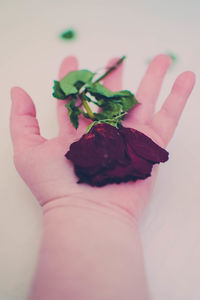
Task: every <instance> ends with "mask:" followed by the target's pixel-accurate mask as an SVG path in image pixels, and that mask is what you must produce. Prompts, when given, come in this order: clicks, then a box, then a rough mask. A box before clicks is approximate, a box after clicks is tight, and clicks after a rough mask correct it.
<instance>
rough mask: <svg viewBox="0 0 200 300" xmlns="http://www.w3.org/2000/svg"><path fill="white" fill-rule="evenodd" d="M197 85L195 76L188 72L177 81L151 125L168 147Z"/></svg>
mask: <svg viewBox="0 0 200 300" xmlns="http://www.w3.org/2000/svg"><path fill="white" fill-rule="evenodd" d="M194 84H195V74H194V73H193V72H190V71H187V72H184V73H182V74H181V75H179V76H178V78H177V79H176V81H175V83H174V85H173V87H172V90H171V92H170V95H169V96H168V97H167V99H166V100H165V102H164V104H163V105H162V107H161V109H160V110H159V111H158V112H157V113H156V114H155V116H154V118H153V119H152V122H151V125H152V128H153V129H154V130H155V131H156V133H157V134H158V135H159V136H160V138H161V139H162V141H163V142H164V144H165V145H167V144H168V143H169V141H170V139H171V138H172V136H173V133H174V131H175V129H176V126H177V124H178V121H179V119H180V116H181V114H182V111H183V109H184V106H185V104H186V102H187V99H188V97H189V95H190V93H191V91H192V89H193V87H194Z"/></svg>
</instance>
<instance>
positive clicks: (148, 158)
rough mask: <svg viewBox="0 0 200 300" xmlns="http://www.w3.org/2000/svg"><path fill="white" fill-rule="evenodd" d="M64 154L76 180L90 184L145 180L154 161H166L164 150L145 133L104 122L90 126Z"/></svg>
mask: <svg viewBox="0 0 200 300" xmlns="http://www.w3.org/2000/svg"><path fill="white" fill-rule="evenodd" d="M65 156H66V157H67V158H68V159H70V160H71V161H72V162H73V164H74V170H75V173H76V175H77V176H78V177H79V181H78V182H79V183H81V182H86V183H88V184H90V185H92V186H103V185H106V184H108V183H114V182H115V183H120V182H127V181H129V180H132V181H136V180H137V179H145V178H147V177H149V176H150V175H151V170H152V167H153V165H154V164H156V163H160V162H165V161H167V160H168V152H167V151H166V150H165V149H163V148H161V147H160V146H158V145H157V144H156V143H154V142H153V141H152V140H151V139H150V138H149V137H147V136H146V135H145V134H143V133H141V132H139V131H137V130H135V129H132V128H125V127H121V128H120V129H117V128H115V127H113V126H111V125H109V124H106V123H100V124H97V125H94V126H93V127H92V128H91V129H90V131H89V132H88V133H87V134H84V135H83V136H82V137H81V138H80V140H79V141H77V142H74V143H72V144H71V146H70V150H69V151H68V152H67V153H66V154H65Z"/></svg>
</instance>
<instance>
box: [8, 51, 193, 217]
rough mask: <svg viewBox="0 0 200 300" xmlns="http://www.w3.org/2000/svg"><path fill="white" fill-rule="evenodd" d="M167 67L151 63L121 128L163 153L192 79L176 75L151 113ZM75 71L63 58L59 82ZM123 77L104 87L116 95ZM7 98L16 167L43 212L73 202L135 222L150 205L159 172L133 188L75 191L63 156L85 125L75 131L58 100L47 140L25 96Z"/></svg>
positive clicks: (118, 73)
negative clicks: (54, 130)
mask: <svg viewBox="0 0 200 300" xmlns="http://www.w3.org/2000/svg"><path fill="white" fill-rule="evenodd" d="M116 60H117V59H112V60H111V61H110V62H109V64H108V65H109V66H110V65H112V64H113V63H114V62H115V61H116ZM170 64H171V59H170V57H169V56H167V55H158V56H156V57H155V58H154V59H153V60H152V62H151V63H150V65H149V67H148V69H147V71H146V73H145V75H144V77H143V79H142V81H141V83H140V85H139V88H138V90H137V93H136V98H137V99H138V101H139V102H140V104H139V105H138V107H135V108H134V109H133V110H132V111H131V112H130V113H129V116H128V118H127V119H126V120H125V121H124V122H123V125H124V126H125V127H132V128H136V129H137V130H139V131H141V132H143V133H145V134H146V135H147V136H149V137H150V138H152V139H153V140H154V141H155V142H156V143H157V144H159V145H160V146H161V147H164V148H165V147H166V146H167V145H168V143H169V141H170V140H171V138H172V136H173V133H174V131H175V128H176V126H177V124H178V121H179V119H180V116H181V113H182V111H183V108H184V106H185V104H186V101H187V99H188V97H189V95H190V93H191V91H192V89H193V86H194V83H195V75H194V73H192V72H190V71H186V72H184V73H182V74H180V75H179V76H178V78H177V79H176V80H175V82H174V84H173V87H172V90H171V92H170V94H169V96H168V97H167V99H166V100H165V101H164V103H163V105H162V107H161V109H160V111H158V112H157V113H154V109H155V104H156V100H157V98H158V94H159V91H160V88H161V85H162V81H163V79H164V76H165V74H166V72H167V70H168V68H169V66H170ZM77 69H78V62H77V59H76V58H75V57H67V58H66V59H64V61H63V62H62V64H61V67H60V71H59V79H61V78H63V77H64V76H65V75H66V74H67V73H68V72H70V71H73V70H77ZM122 72H123V65H121V66H120V67H119V68H118V69H117V70H115V71H114V72H112V73H111V74H110V75H109V76H108V77H107V78H105V79H104V82H103V84H104V85H105V86H106V87H108V88H110V89H111V90H113V91H115V90H121V89H122ZM11 98H12V108H11V116H10V130H11V136H12V140H13V147H14V162H15V166H16V168H17V170H18V172H19V174H20V175H21V176H22V178H23V179H24V181H25V182H26V184H27V185H28V186H29V188H30V189H31V191H32V192H33V194H34V195H35V197H36V198H37V199H38V201H39V202H40V204H41V205H42V206H43V205H44V204H45V203H48V202H50V201H52V200H55V199H62V198H73V197H76V198H84V199H87V200H88V201H92V202H96V203H97V204H98V205H106V206H109V207H112V208H113V209H117V210H124V211H125V212H128V214H130V215H131V216H133V217H135V218H138V216H139V215H140V214H141V211H142V209H143V208H144V206H145V204H146V203H147V202H148V201H149V199H150V196H151V193H152V190H153V187H154V184H155V179H156V176H157V169H158V166H154V168H153V172H152V176H151V177H150V178H147V179H146V180H138V181H137V182H135V183H133V182H128V183H121V184H120V185H116V184H112V185H107V186H105V187H103V188H95V187H90V186H88V185H85V184H79V185H78V184H77V183H76V182H77V178H76V176H75V175H74V172H73V167H72V164H71V163H70V161H68V160H67V159H66V158H65V157H64V154H65V153H66V152H67V150H68V148H69V145H70V144H71V143H72V142H73V141H75V140H77V139H79V138H80V137H81V135H82V134H83V133H85V128H86V126H88V124H89V122H90V121H88V120H86V119H82V120H81V122H80V126H79V128H78V130H77V131H76V130H75V129H74V128H73V126H72V125H71V123H70V121H69V119H68V115H67V109H66V108H65V107H64V105H65V101H61V100H58V101H57V115H58V123H59V133H58V136H57V137H55V138H53V139H50V140H47V139H45V138H44V137H42V136H41V135H40V128H39V124H38V121H37V118H36V110H35V107H34V103H33V101H32V100H31V98H30V96H29V95H28V94H27V93H26V92H25V91H24V90H23V89H21V88H19V87H14V88H12V90H11ZM41 170H43V171H42V172H41ZM52 186H53V189H52ZM124 195H126V199H125V200H124Z"/></svg>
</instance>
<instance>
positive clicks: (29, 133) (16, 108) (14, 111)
mask: <svg viewBox="0 0 200 300" xmlns="http://www.w3.org/2000/svg"><path fill="white" fill-rule="evenodd" d="M11 99H12V106H11V114H10V133H11V138H12V141H13V146H14V149H15V150H16V149H17V150H18V149H21V148H24V147H28V146H31V147H32V146H35V145H38V144H40V143H42V142H44V141H45V139H44V138H43V137H41V135H40V128H39V124H38V121H37V119H36V110H35V106H34V103H33V101H32V99H31V98H30V96H29V95H28V94H27V93H26V92H25V91H24V90H23V89H21V88H20V87H13V88H12V89H11Z"/></svg>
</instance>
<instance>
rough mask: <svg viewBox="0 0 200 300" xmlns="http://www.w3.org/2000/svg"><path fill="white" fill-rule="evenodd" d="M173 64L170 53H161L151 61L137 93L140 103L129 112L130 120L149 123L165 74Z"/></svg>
mask: <svg viewBox="0 0 200 300" xmlns="http://www.w3.org/2000/svg"><path fill="white" fill-rule="evenodd" d="M170 64H171V58H170V57H169V56H168V55H165V54H160V55H158V56H156V57H155V58H154V59H153V60H152V61H151V63H150V65H149V67H148V69H147V71H146V73H145V75H144V77H143V79H142V81H141V83H140V85H139V88H138V91H137V93H136V99H137V100H138V102H139V104H138V105H137V106H136V107H135V108H134V109H133V110H132V111H131V112H130V113H129V121H134V122H137V123H142V124H144V123H148V122H149V121H150V120H151V118H152V116H153V112H154V109H155V103H156V100H157V98H158V95H159V92H160V89H161V85H162V82H163V79H164V76H165V74H166V72H167V70H168V68H169V66H170Z"/></svg>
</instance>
